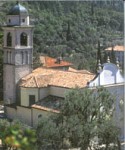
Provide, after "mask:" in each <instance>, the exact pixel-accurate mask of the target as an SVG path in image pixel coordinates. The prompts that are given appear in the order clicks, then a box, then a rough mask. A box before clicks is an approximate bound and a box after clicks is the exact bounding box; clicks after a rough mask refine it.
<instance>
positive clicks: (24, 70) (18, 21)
mask: <svg viewBox="0 0 125 150" xmlns="http://www.w3.org/2000/svg"><path fill="white" fill-rule="evenodd" d="M3 32H4V44H3V52H4V62H3V63H4V65H3V71H4V76H3V79H4V81H3V85H4V105H5V113H6V115H7V117H8V118H11V119H19V120H21V121H22V122H24V123H26V124H28V125H30V126H34V127H35V126H36V125H37V123H38V121H39V119H40V118H42V116H43V115H44V116H48V115H50V114H51V113H59V109H60V101H62V100H64V96H65V93H66V92H67V91H70V90H71V89H73V88H76V87H79V88H89V89H94V88H96V87H98V86H104V87H106V88H107V89H108V90H109V91H110V92H111V93H113V94H116V106H117V107H116V109H117V110H116V116H117V119H118V120H117V123H118V126H119V127H120V128H121V138H124V137H123V133H124V131H123V130H124V127H123V120H122V121H120V120H119V118H121V116H122V112H121V110H120V108H119V105H120V104H121V103H123V98H124V78H123V76H122V74H121V71H120V68H119V63H118V61H117V62H116V64H112V63H111V62H110V60H109V58H108V60H107V62H106V63H105V64H100V63H99V65H98V73H97V74H96V75H95V74H93V73H91V72H89V71H87V70H76V69H73V68H72V64H71V63H69V62H66V61H63V60H62V59H61V58H58V59H54V58H50V57H48V56H42V57H41V58H40V60H41V64H42V66H41V67H38V68H37V69H35V70H33V69H32V64H33V60H32V58H33V26H31V25H30V21H29V14H28V11H27V9H26V8H25V7H23V6H22V5H20V4H19V3H17V4H16V5H15V6H13V7H12V8H11V9H10V11H9V12H8V14H7V21H6V25H5V26H3ZM122 117H123V116H122ZM119 121H120V122H119Z"/></svg>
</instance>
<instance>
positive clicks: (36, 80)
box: [33, 76, 39, 87]
mask: <svg viewBox="0 0 125 150" xmlns="http://www.w3.org/2000/svg"><path fill="white" fill-rule="evenodd" d="M33 77H34V80H35V82H36V85H37V87H39V85H38V82H37V79H36V76H33Z"/></svg>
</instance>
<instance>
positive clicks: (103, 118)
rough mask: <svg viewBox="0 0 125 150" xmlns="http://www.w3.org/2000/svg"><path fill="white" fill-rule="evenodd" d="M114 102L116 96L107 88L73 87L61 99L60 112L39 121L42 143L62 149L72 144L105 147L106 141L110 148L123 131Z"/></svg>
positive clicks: (39, 138) (40, 144) (96, 147)
mask: <svg viewBox="0 0 125 150" xmlns="http://www.w3.org/2000/svg"><path fill="white" fill-rule="evenodd" d="M113 103H114V98H113V97H112V95H110V93H109V92H108V91H107V90H106V89H103V88H99V89H97V91H95V90H88V89H84V90H83V89H74V90H72V91H70V92H69V93H67V94H66V96H65V100H64V101H62V102H61V110H60V113H59V114H56V115H54V116H50V117H49V118H44V119H43V120H41V122H40V123H39V124H38V127H37V136H38V137H37V139H38V145H39V146H40V147H41V146H42V147H44V148H45V149H47V148H48V147H47V145H48V146H49V148H52V149H58V150H59V149H61V148H71V147H80V148H81V149H82V150H87V149H88V148H92V147H93V148H95V149H98V150H99V149H100V150H101V148H100V147H99V145H101V144H105V145H106V146H105V150H107V149H108V150H110V147H109V145H110V143H114V144H116V145H117V139H118V138H117V137H118V132H119V130H118V129H117V127H116V126H115V125H114V122H113V120H112V115H113V107H112V106H113ZM97 137H98V138H97ZM41 141H42V142H41ZM43 141H46V144H45V143H43ZM97 141H98V144H96V142H97ZM113 149H115V146H114V147H113ZM117 149H118V148H117Z"/></svg>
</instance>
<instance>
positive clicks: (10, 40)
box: [7, 32, 12, 46]
mask: <svg viewBox="0 0 125 150" xmlns="http://www.w3.org/2000/svg"><path fill="white" fill-rule="evenodd" d="M7 46H12V35H11V33H10V32H9V33H8V34H7Z"/></svg>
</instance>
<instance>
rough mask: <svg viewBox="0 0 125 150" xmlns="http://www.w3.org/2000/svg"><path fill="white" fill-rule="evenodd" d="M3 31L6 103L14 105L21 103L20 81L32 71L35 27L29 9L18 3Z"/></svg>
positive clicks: (9, 14)
mask: <svg viewBox="0 0 125 150" xmlns="http://www.w3.org/2000/svg"><path fill="white" fill-rule="evenodd" d="M3 31H4V44H3V52H4V62H3V63H4V65H3V74H4V76H3V86H4V103H5V104H12V103H17V102H18V101H19V97H18V92H19V90H18V83H19V81H20V79H21V78H22V77H24V76H25V75H27V74H29V73H31V71H32V52H33V26H31V25H29V14H28V11H27V9H26V8H25V7H23V6H22V5H20V4H19V3H18V2H17V4H16V5H15V6H14V7H12V8H11V9H10V11H9V13H8V14H7V23H6V26H3Z"/></svg>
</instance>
